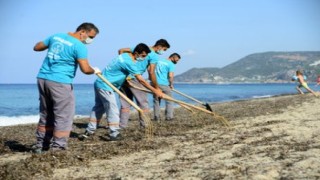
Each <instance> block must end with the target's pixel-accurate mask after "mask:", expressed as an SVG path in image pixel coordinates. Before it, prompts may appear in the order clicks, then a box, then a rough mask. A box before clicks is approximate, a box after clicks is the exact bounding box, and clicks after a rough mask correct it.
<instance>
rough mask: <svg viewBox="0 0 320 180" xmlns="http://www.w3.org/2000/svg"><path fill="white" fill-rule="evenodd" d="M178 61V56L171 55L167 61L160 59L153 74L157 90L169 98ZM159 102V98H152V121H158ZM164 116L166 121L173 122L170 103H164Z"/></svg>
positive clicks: (175, 54)
mask: <svg viewBox="0 0 320 180" xmlns="http://www.w3.org/2000/svg"><path fill="white" fill-rule="evenodd" d="M180 59H181V57H180V55H179V54H177V53H173V54H171V55H170V56H169V58H168V59H160V60H159V61H158V62H157V64H156V69H155V73H156V77H157V82H158V85H159V88H160V89H161V90H162V92H163V93H164V94H166V95H168V96H170V97H172V93H171V90H172V89H173V77H174V70H175V64H177V63H178V61H179V60H180ZM160 101H161V99H160V98H159V97H156V96H154V97H153V116H154V118H153V120H155V121H159V120H160ZM165 116H166V120H167V121H170V120H173V103H172V102H171V101H166V108H165Z"/></svg>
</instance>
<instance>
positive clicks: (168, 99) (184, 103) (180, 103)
mask: <svg viewBox="0 0 320 180" xmlns="http://www.w3.org/2000/svg"><path fill="white" fill-rule="evenodd" d="M129 85H130V86H132V87H133V88H135V89H138V90H141V91H144V92H148V93H152V92H151V91H149V90H148V89H145V88H140V87H137V86H134V85H133V84H131V83H129ZM162 99H164V100H167V101H172V102H175V103H177V104H179V105H182V106H183V107H185V106H187V107H191V108H194V109H197V110H200V111H203V112H206V113H209V114H212V115H216V114H215V113H213V112H211V111H208V110H206V109H203V108H201V107H198V106H194V105H192V104H188V103H186V102H183V101H179V100H176V99H173V98H171V97H170V96H167V95H165V94H164V96H163V97H162Z"/></svg>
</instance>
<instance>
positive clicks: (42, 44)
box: [33, 41, 48, 51]
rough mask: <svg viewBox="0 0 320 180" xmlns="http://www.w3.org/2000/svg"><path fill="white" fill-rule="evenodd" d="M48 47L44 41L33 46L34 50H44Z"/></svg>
mask: <svg viewBox="0 0 320 180" xmlns="http://www.w3.org/2000/svg"><path fill="white" fill-rule="evenodd" d="M46 49H48V47H47V46H46V45H45V44H44V43H43V42H42V41H40V42H38V43H37V44H36V45H35V46H34V47H33V50H34V51H44V50H46Z"/></svg>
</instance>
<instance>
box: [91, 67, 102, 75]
mask: <svg viewBox="0 0 320 180" xmlns="http://www.w3.org/2000/svg"><path fill="white" fill-rule="evenodd" d="M92 69H93V70H94V74H101V71H100V69H99V68H98V67H93V68H92Z"/></svg>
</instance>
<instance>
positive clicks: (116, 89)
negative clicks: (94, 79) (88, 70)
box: [96, 74, 143, 112]
mask: <svg viewBox="0 0 320 180" xmlns="http://www.w3.org/2000/svg"><path fill="white" fill-rule="evenodd" d="M96 75H97V76H98V77H99V78H100V79H101V80H102V81H103V82H105V83H106V84H107V85H108V86H110V87H111V88H112V89H113V90H114V91H115V92H116V93H118V94H119V96H121V97H122V98H123V99H124V100H126V101H127V102H128V103H129V104H130V105H131V106H133V107H134V108H135V109H136V110H138V111H139V112H143V111H142V109H141V108H140V107H139V106H138V105H136V104H135V103H134V102H133V101H131V100H130V99H129V98H128V97H127V96H126V95H124V94H123V93H122V92H121V91H120V90H119V89H118V88H116V87H114V85H112V84H111V83H110V82H109V81H108V80H107V79H106V78H104V77H103V76H102V75H101V74H96Z"/></svg>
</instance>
